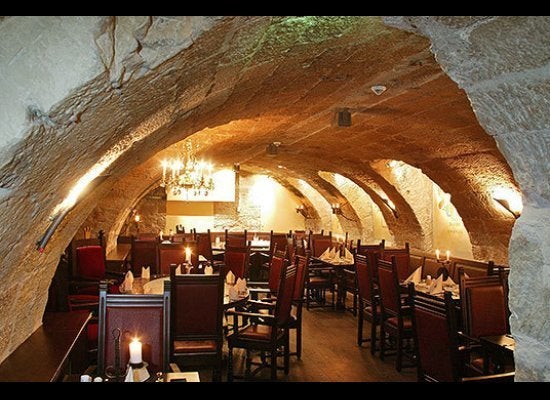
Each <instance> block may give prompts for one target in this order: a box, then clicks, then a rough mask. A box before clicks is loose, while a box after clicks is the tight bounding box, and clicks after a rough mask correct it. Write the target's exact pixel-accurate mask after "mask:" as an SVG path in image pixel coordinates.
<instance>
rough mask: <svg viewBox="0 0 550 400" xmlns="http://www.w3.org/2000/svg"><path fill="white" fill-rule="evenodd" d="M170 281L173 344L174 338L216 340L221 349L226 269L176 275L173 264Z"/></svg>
mask: <svg viewBox="0 0 550 400" xmlns="http://www.w3.org/2000/svg"><path fill="white" fill-rule="evenodd" d="M170 282H171V292H172V298H171V306H172V314H171V323H170V326H171V328H172V332H171V340H170V342H171V346H173V341H174V340H215V341H216V343H217V345H218V346H217V347H218V350H221V346H222V344H223V330H222V329H223V326H222V322H223V296H224V292H223V291H224V280H223V271H221V273H219V274H213V275H202V274H187V275H176V268H175V267H172V268H171V269H170ZM172 350H173V349H172Z"/></svg>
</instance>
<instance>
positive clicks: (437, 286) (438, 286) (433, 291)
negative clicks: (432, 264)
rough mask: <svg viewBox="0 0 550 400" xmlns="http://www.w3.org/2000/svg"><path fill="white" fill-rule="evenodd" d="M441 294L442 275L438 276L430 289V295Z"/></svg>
mask: <svg viewBox="0 0 550 400" xmlns="http://www.w3.org/2000/svg"><path fill="white" fill-rule="evenodd" d="M439 293H443V275H439V278H437V279H436V280H435V282H434V283H432V286H431V287H430V294H439Z"/></svg>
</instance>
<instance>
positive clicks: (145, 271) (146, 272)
mask: <svg viewBox="0 0 550 400" xmlns="http://www.w3.org/2000/svg"><path fill="white" fill-rule="evenodd" d="M141 277H142V278H143V279H150V278H151V268H150V267H141Z"/></svg>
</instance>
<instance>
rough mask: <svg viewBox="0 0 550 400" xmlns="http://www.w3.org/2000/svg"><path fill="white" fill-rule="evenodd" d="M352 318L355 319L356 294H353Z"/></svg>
mask: <svg viewBox="0 0 550 400" xmlns="http://www.w3.org/2000/svg"><path fill="white" fill-rule="evenodd" d="M353 316H354V317H357V293H356V292H354V293H353Z"/></svg>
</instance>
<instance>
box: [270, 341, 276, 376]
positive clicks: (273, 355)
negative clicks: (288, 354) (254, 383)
mask: <svg viewBox="0 0 550 400" xmlns="http://www.w3.org/2000/svg"><path fill="white" fill-rule="evenodd" d="M271 380H272V381H276V380H277V347H276V346H275V348H274V349H271Z"/></svg>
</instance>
